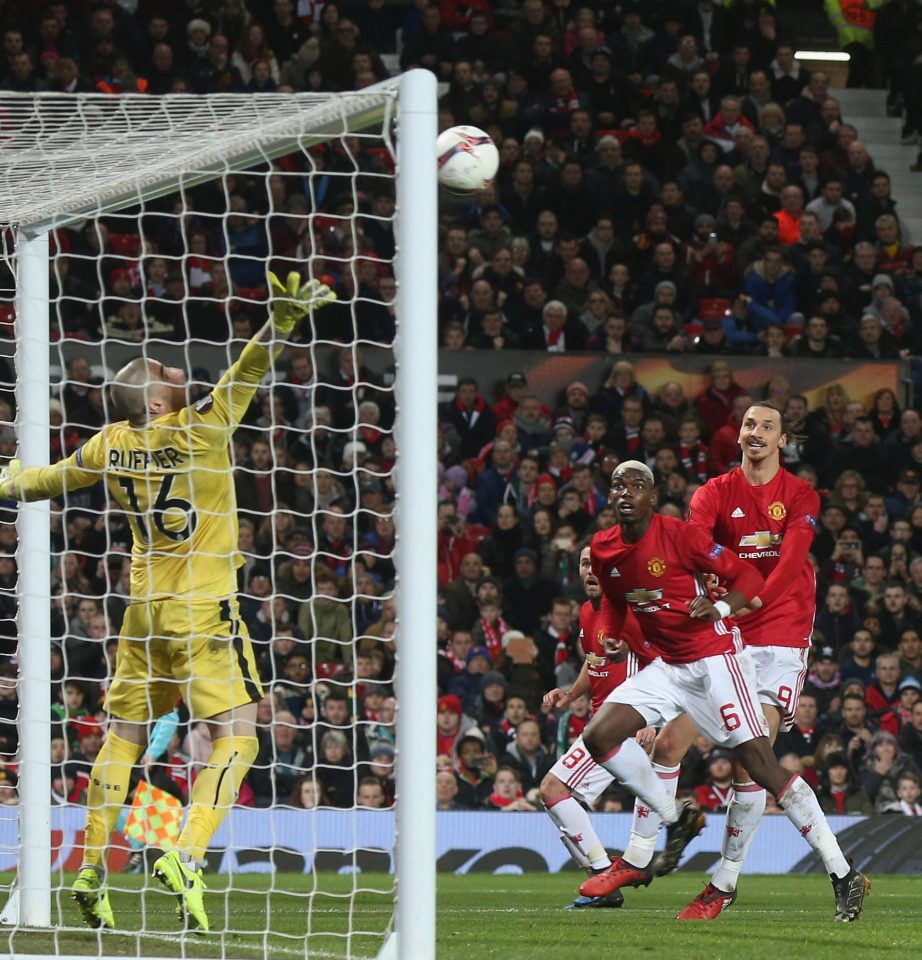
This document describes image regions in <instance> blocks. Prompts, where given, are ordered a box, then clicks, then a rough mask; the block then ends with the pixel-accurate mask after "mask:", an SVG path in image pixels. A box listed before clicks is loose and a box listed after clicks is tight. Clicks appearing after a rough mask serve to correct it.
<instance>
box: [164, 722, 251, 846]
mask: <svg viewBox="0 0 922 960" xmlns="http://www.w3.org/2000/svg"><path fill="white" fill-rule="evenodd" d="M258 750H259V741H258V740H257V739H256V737H237V736H232V737H219V738H218V739H217V740H215V742H214V744H213V746H212V750H211V756H210V757H209V758H208V766H207V767H205V768H204V769H203V770H202V771H201V773H199V775H198V777H197V778H196V781H195V783H194V784H193V786H192V797H191V800H190V805H189V815H188V816H187V817H186V823H185V826H183V829H182V833H181V834H180V836H179V841H178V842H177V844H176V846H177V848H178V849H179V852H180V853H181V854H186V855H188V856H189V857H191V858H192V859H193V860H195V861H201V860H203V859H204V858H205V851H206V850H207V849H208V843H209V841H210V840H211V838H212V837H213V836H214V835H215V833H216V832H217V829H218V827H220V826H221V822H222V821H223V820H224V818H225V817H226V816H227V811H228V810H229V809H230V808H231V806H232V805H233V803H234V801H235V800H236V799H237V793H238V791H239V790H240V784H241V783H242V782H243V778H244V777H245V776H246V774H247V771H248V770H249V769H250V767H251V766H252V765H253V761H254V760H255V759H256V754H257V752H258Z"/></svg>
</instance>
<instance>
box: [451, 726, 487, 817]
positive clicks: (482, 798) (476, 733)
mask: <svg viewBox="0 0 922 960" xmlns="http://www.w3.org/2000/svg"><path fill="white" fill-rule="evenodd" d="M452 761H453V765H454V770H455V777H456V778H457V783H458V794H457V798H456V799H457V802H458V803H459V804H460V805H461V806H462V807H463V808H464V809H465V810H476V809H478V808H480V807H482V806H483V805H484V804H485V803H486V801H487V800H488V799H489V796H490V794H491V793H492V792H493V777H494V775H495V774H496V769H497V763H496V757H495V756H494V755H493V754H492V753H488V752H487V750H486V739H485V737H484V735H483V734H482V733H481V732H480V730H478V729H477V728H476V727H471V728H470V729H468V730H466V731H465V732H464V734H463V735H462V736H461V737H460V738H459V739H458V742H457V743H456V744H455V750H454V753H453V754H452Z"/></svg>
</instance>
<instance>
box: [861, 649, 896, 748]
mask: <svg viewBox="0 0 922 960" xmlns="http://www.w3.org/2000/svg"><path fill="white" fill-rule="evenodd" d="M899 685H900V658H899V656H897V654H895V653H882V654H881V655H880V656H879V657H878V658H877V661H876V663H875V666H874V680H873V682H872V683H870V684H869V685H868V689H867V691H866V692H865V695H864V700H865V703H867V705H868V715H869V716H870V717H871V718H872V719H874V720H876V721H877V722H878V723H879V724H880V728H881V730H886V731H887V732H888V733H892V734H893V736H896V735H897V734H898V733H899V732H900V717H899V706H900V692H899Z"/></svg>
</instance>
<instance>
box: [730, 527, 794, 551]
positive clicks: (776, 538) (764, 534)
mask: <svg viewBox="0 0 922 960" xmlns="http://www.w3.org/2000/svg"><path fill="white" fill-rule="evenodd" d="M783 536H784V535H783V534H781V533H772V532H771V531H770V530H759V531H758V532H757V533H750V534H747V535H746V536H745V537H741V538H740V546H741V547H755V548H756V549H757V550H767V549H768V548H769V547H777V546H778V544H779V543H781V540H782V537H783Z"/></svg>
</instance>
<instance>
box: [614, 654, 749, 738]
mask: <svg viewBox="0 0 922 960" xmlns="http://www.w3.org/2000/svg"><path fill="white" fill-rule="evenodd" d="M757 690H758V681H757V679H756V669H755V666H754V665H753V662H752V657H751V656H750V654H749V650H748V649H746V650H742V651H741V652H740V653H724V654H718V655H717V656H713V657H705V658H704V659H703V660H696V661H695V662H694V663H666V662H665V661H663V660H662V659H656V660H654V661H653V663H651V664H650V666H648V667H646V668H645V669H643V670H641V671H640V673H637V674H634V676H633V677H628V678H627V680H625V681H624V683H622V684H621V686H620V687H617V688H616V689H615V690H612V692H611V693H610V694H609V695H608V697H607V698H606V701H605V702H606V703H625V704H627V705H628V706H631V707H633V708H634V709H635V710H636V711H637V712H638V713H639V714H640V715H641V716H642V717H643V718H644V721H645V723H646V724H647V725H648V726H654V727H660V726H662V725H663V724H664V723H668V722H669V721H670V720H671V719H673V717H676V716H678V715H679V714H680V713H685V714H687V715H688V716H689V717H690V718H691V720H692V721H693V722H694V724H695V726H696V727H697V728H698V730H700V731H701V733H702V734H703V735H704V736H705V737H707V738H708V739H709V740H713V741H714V743H717V744H719V745H720V746H724V747H729V748H733V747H736V746H739V744H741V743H746V742H747V741H749V740H753V739H754V738H755V737H764V736H768V726H767V724H766V723H765V717H764V716H763V715H762V707H761V704H760V703H759V696H758V693H757Z"/></svg>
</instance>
